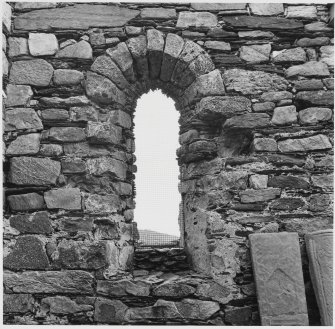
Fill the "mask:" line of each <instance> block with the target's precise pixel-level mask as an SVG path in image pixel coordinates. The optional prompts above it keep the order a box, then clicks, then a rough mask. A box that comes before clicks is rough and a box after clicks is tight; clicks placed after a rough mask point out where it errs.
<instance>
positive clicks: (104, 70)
mask: <svg viewBox="0 0 335 329" xmlns="http://www.w3.org/2000/svg"><path fill="white" fill-rule="evenodd" d="M91 70H92V71H93V72H96V73H99V74H101V75H103V76H105V77H106V78H108V79H109V80H111V81H113V82H114V83H115V84H116V85H117V86H118V87H119V88H120V89H125V88H126V87H128V86H129V83H128V81H127V80H126V78H125V77H124V75H123V74H122V72H121V70H120V69H119V67H118V66H117V65H116V64H115V62H114V61H113V60H112V59H111V57H110V56H105V55H103V56H99V57H97V59H96V60H95V61H94V63H93V65H92V66H91Z"/></svg>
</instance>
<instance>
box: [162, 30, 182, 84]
mask: <svg viewBox="0 0 335 329" xmlns="http://www.w3.org/2000/svg"><path fill="white" fill-rule="evenodd" d="M183 46H184V40H183V38H181V37H180V36H178V35H176V34H172V33H169V34H168V35H167V37H166V40H165V47H164V53H163V60H162V66H161V73H160V79H161V80H163V81H169V80H170V78H171V75H172V72H173V70H174V67H175V65H176V63H177V59H178V58H179V55H180V54H181V52H182V50H183Z"/></svg>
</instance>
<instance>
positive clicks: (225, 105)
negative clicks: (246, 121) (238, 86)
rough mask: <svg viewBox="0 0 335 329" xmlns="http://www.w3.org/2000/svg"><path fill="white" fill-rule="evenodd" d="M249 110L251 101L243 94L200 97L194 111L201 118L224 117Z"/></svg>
mask: <svg viewBox="0 0 335 329" xmlns="http://www.w3.org/2000/svg"><path fill="white" fill-rule="evenodd" d="M250 110H251V101H250V100H249V99H248V98H246V97H243V96H212V97H205V98H202V99H201V101H200V102H199V103H198V104H197V105H196V108H195V111H196V113H197V115H198V116H199V118H201V119H209V120H213V119H224V118H229V117H231V116H234V115H236V114H242V113H244V112H248V111H250Z"/></svg>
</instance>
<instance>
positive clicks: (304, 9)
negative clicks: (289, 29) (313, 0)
mask: <svg viewBox="0 0 335 329" xmlns="http://www.w3.org/2000/svg"><path fill="white" fill-rule="evenodd" d="M286 17H287V18H305V19H316V18H317V10H316V7H315V6H288V7H287V15H286Z"/></svg>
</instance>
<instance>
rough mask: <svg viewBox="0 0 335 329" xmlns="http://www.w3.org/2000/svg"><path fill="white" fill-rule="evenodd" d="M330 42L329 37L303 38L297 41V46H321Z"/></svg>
mask: <svg viewBox="0 0 335 329" xmlns="http://www.w3.org/2000/svg"><path fill="white" fill-rule="evenodd" d="M328 44H329V38H327V37H318V38H314V39H310V38H302V39H299V40H298V41H297V46H299V47H320V46H325V45H328Z"/></svg>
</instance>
